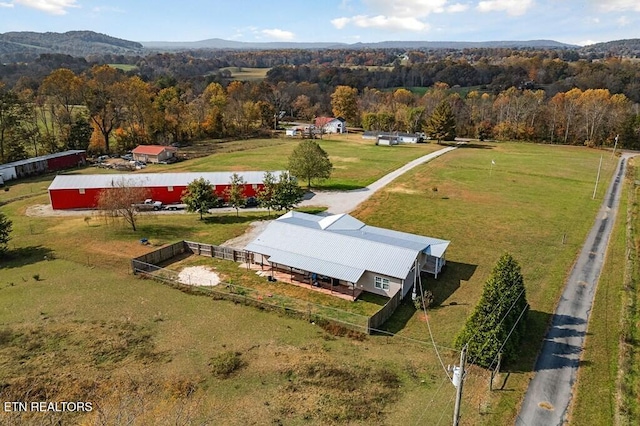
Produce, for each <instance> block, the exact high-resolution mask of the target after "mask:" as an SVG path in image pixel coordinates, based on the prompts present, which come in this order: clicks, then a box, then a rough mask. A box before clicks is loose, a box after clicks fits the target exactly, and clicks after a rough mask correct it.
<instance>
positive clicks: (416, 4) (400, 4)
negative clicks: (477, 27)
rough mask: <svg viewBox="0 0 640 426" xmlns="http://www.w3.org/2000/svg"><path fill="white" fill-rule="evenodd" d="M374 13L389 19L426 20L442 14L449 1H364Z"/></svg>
mask: <svg viewBox="0 0 640 426" xmlns="http://www.w3.org/2000/svg"><path fill="white" fill-rule="evenodd" d="M363 2H364V3H365V4H366V5H368V6H369V7H370V8H371V10H372V11H373V12H374V13H378V14H380V15H385V16H389V17H401V18H409V17H413V18H424V17H425V16H428V15H430V14H432V13H442V12H444V11H445V6H446V5H447V3H449V0H363Z"/></svg>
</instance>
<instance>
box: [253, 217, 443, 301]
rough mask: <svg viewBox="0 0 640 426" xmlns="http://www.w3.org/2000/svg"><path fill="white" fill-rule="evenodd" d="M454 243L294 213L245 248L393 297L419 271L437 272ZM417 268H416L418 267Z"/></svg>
mask: <svg viewBox="0 0 640 426" xmlns="http://www.w3.org/2000/svg"><path fill="white" fill-rule="evenodd" d="M449 243H450V242H449V241H446V240H440V239H437V238H430V237H423V236H420V235H414V234H408V233H405V232H399V231H394V230H391V229H385V228H378V227H375V226H369V225H365V224H364V223H363V222H361V221H359V220H357V219H355V218H354V217H352V216H349V215H348V214H339V215H333V216H326V217H322V216H314V215H310V214H306V213H298V212H289V213H287V214H285V215H283V216H281V217H280V218H278V219H276V220H274V221H273V222H272V223H270V224H269V225H268V226H267V228H266V229H265V230H264V231H263V232H262V233H261V234H260V235H259V236H258V237H257V238H256V239H255V240H253V241H252V242H251V243H249V244H248V245H247V246H246V247H245V250H247V251H249V252H252V253H253V254H254V256H253V259H254V263H256V264H260V265H262V266H264V265H265V264H266V265H268V266H269V267H270V268H276V269H278V268H279V269H282V270H284V271H287V270H295V271H296V272H297V273H302V275H303V276H306V277H309V279H310V280H313V278H314V277H316V276H319V277H325V278H327V279H329V280H331V283H332V285H334V284H335V285H342V286H348V287H351V288H352V289H353V290H354V293H355V291H358V292H361V291H368V292H371V293H377V294H380V295H383V296H388V297H393V296H394V295H395V294H396V293H398V292H399V291H401V292H402V297H404V296H406V295H407V294H408V293H409V291H410V290H411V288H412V287H413V284H414V281H415V277H416V274H417V273H419V272H428V273H432V274H434V275H435V276H436V278H437V276H438V274H439V273H440V272H441V271H442V267H443V266H444V265H445V263H446V259H445V252H446V250H447V247H448V246H449ZM416 268H417V269H416Z"/></svg>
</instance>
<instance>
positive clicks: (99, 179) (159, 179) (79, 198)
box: [49, 171, 281, 210]
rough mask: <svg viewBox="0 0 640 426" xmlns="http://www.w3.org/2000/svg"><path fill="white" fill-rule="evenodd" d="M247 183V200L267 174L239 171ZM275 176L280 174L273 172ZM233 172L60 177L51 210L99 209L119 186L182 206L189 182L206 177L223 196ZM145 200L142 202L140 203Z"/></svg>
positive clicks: (52, 187) (52, 190)
mask: <svg viewBox="0 0 640 426" xmlns="http://www.w3.org/2000/svg"><path fill="white" fill-rule="evenodd" d="M236 173H237V174H238V175H239V176H240V177H242V178H243V179H244V181H245V188H244V195H245V197H254V196H256V194H257V192H258V190H259V189H260V188H262V186H263V182H262V179H263V177H264V174H265V172H236ZM272 173H273V174H274V175H275V176H279V175H280V173H281V172H280V171H275V172H272ZM232 174H233V172H207V173H197V172H190V173H141V174H110V175H105V174H102V175H58V176H56V178H55V179H54V180H53V182H51V185H49V198H50V199H51V207H52V208H53V209H56V210H65V209H92V208H96V206H97V200H98V196H99V195H100V192H102V191H103V190H105V189H108V188H113V187H117V186H120V185H121V183H122V182H123V181H124V182H125V184H126V185H128V186H140V187H144V188H148V189H149V191H150V192H151V195H150V196H151V198H152V199H153V200H156V201H162V202H163V203H164V204H171V203H179V202H180V198H181V197H182V192H183V191H184V190H185V189H186V188H187V186H188V185H189V183H191V182H193V181H194V180H196V179H199V178H203V179H205V180H207V181H209V183H211V184H212V185H214V188H215V192H216V194H217V195H218V196H220V197H223V196H224V193H225V191H226V190H227V188H228V187H229V186H230V183H229V182H230V181H231V175H232ZM140 201H142V200H140Z"/></svg>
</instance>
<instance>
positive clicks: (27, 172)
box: [0, 149, 87, 181]
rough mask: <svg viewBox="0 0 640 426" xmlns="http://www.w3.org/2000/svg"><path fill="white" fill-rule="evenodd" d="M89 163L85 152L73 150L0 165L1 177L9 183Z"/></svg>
mask: <svg viewBox="0 0 640 426" xmlns="http://www.w3.org/2000/svg"><path fill="white" fill-rule="evenodd" d="M86 162H87V154H86V151H85V150H82V149H73V150H69V151H64V152H56V153H55V154H47V155H41V156H38V157H33V158H27V159H25V160H19V161H13V162H11V163H5V164H0V177H2V179H3V180H5V181H8V180H12V179H20V178H24V177H28V176H35V175H39V174H43V173H47V172H55V171H57V170H64V169H70V168H73V167H78V166H83V165H85V164H86Z"/></svg>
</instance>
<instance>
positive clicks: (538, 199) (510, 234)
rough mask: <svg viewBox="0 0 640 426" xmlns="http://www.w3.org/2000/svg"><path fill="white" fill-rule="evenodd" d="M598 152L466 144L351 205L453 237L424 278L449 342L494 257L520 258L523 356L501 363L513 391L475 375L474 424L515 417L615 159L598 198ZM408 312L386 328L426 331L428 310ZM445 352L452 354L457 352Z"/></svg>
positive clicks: (439, 336)
mask: <svg viewBox="0 0 640 426" xmlns="http://www.w3.org/2000/svg"><path fill="white" fill-rule="evenodd" d="M600 155H601V153H600V152H598V151H594V150H589V149H585V148H577V147H560V146H545V145H533V144H514V143H500V144H482V145H480V146H478V147H476V148H471V147H470V148H460V149H458V150H456V151H454V152H451V153H449V154H447V155H445V156H443V157H440V158H439V159H437V160H436V161H433V162H431V163H428V164H426V165H423V166H420V167H418V168H416V169H414V170H413V171H411V172H409V173H407V174H405V175H403V176H402V177H400V178H399V179H397V180H396V181H394V183H393V184H391V185H390V186H388V187H386V188H384V189H383V190H381V191H380V192H378V193H376V194H375V196H374V197H373V198H372V199H370V200H369V202H368V203H366V204H365V205H364V206H361V207H360V208H359V209H358V210H356V211H355V212H354V214H355V215H356V216H357V217H358V218H359V219H361V220H363V221H365V222H367V223H368V224H371V225H376V226H382V227H392V228H394V229H398V230H402V231H406V232H413V233H417V234H421V235H428V236H433V237H438V238H444V239H448V240H451V246H450V247H449V250H448V252H447V266H446V267H445V269H444V272H443V274H442V275H441V276H440V277H439V278H438V279H437V280H434V279H433V277H429V278H428V279H427V281H426V287H427V288H428V289H429V290H431V291H432V292H433V293H434V298H435V305H436V306H435V307H434V308H433V309H432V310H431V312H430V314H429V317H430V324H431V327H432V329H433V334H434V337H435V340H436V342H437V343H438V344H440V345H443V346H445V347H446V346H449V347H450V346H451V345H452V341H453V339H454V337H455V335H456V333H457V332H458V331H459V330H460V329H461V327H462V326H463V324H464V321H465V319H466V317H467V316H468V315H469V313H470V312H471V311H472V309H473V307H474V306H475V304H476V303H477V301H478V299H479V297H480V294H481V292H482V287H483V284H484V282H485V281H486V279H487V277H488V275H489V273H490V271H491V269H492V268H493V265H494V264H495V262H496V261H497V259H498V257H499V256H500V255H501V254H502V253H503V252H505V251H508V252H510V253H511V254H513V256H514V257H515V258H516V259H517V260H518V261H519V263H520V265H521V266H522V272H523V274H524V278H525V284H526V288H527V299H528V301H529V303H530V305H531V311H530V314H529V319H528V335H527V338H526V339H525V344H524V346H523V351H522V357H521V358H520V360H519V362H517V363H515V364H512V365H507V366H505V368H504V371H508V372H511V375H510V376H509V378H508V380H507V382H506V384H505V387H504V389H506V390H508V392H504V391H498V392H492V393H489V392H488V379H487V378H486V374H485V373H483V372H476V373H475V374H471V375H470V378H469V385H470V386H469V387H468V388H466V392H468V395H467V399H466V400H465V409H464V412H465V414H464V416H465V418H466V421H467V422H469V423H468V424H478V423H485V422H486V423H488V424H502V423H505V422H506V423H508V424H512V423H513V421H514V418H515V415H516V411H515V408H516V407H517V406H518V405H519V402H520V398H521V397H522V396H523V391H524V390H525V388H526V385H527V382H528V379H529V377H531V370H532V367H533V363H534V361H535V357H536V354H537V351H538V349H539V343H540V341H541V338H542V336H543V333H544V331H545V329H546V326H547V323H548V321H549V319H550V316H551V314H552V312H553V310H554V308H555V305H556V302H557V300H558V297H559V295H560V293H561V289H562V287H563V283H564V279H565V276H566V274H567V272H568V270H569V268H570V267H571V265H572V263H573V261H574V259H575V257H576V255H577V253H578V251H579V249H580V247H581V246H582V244H583V241H584V238H585V237H586V234H587V232H588V230H589V229H590V227H591V226H592V225H593V223H594V218H595V214H596V211H597V209H598V208H599V206H600V204H601V202H602V198H603V194H604V191H605V188H606V186H607V185H608V183H609V181H610V178H611V176H612V172H613V168H614V167H615V164H616V160H610V159H609V157H610V155H606V154H605V160H604V163H603V170H602V175H601V181H600V184H599V186H598V191H597V194H596V199H595V200H593V199H592V195H593V190H594V184H595V179H596V174H597V170H598V163H599V160H600ZM492 160H493V161H494V162H495V165H494V166H493V167H492V164H491V163H492ZM405 310H406V311H408V312H406V313H405V316H404V317H402V316H396V318H395V319H394V320H395V321H396V322H397V323H394V321H392V322H390V323H389V324H387V326H388V327H389V328H391V329H394V330H400V333H401V335H405V336H410V337H415V338H420V337H422V338H424V337H426V336H428V330H427V328H426V326H425V324H424V319H423V318H422V316H420V315H415V314H413V313H412V310H410V309H407V308H405ZM444 354H445V355H449V356H451V357H452V358H453V357H454V356H453V355H451V351H446V350H445V351H444ZM454 359H455V358H454ZM432 362H437V360H435V359H434V360H433V361H432ZM487 413H490V414H491V415H490V416H489V415H488V414H487Z"/></svg>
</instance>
